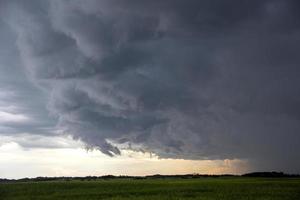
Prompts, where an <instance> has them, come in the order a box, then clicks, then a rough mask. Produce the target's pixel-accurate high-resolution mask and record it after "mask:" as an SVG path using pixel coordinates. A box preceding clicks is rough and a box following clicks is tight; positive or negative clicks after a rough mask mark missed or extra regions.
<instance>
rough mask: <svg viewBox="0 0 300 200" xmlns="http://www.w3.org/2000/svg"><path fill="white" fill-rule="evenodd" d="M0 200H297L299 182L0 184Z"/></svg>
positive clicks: (212, 180) (219, 180)
mask: <svg viewBox="0 0 300 200" xmlns="http://www.w3.org/2000/svg"><path fill="white" fill-rule="evenodd" d="M0 199H1V200H25V199H26V200H27V199H30V200H34V199H36V200H44V199H45V200H46V199H49V200H50V199H51V200H52V199H53V200H60V199H65V200H66V199H68V200H76V199H79V200H83V199H84V200H95V199H159V200H163V199H203V200H208V199H220V200H222V199H226V200H227V199H228V200H234V199H239V200H243V199H260V200H262V199H276V200H277V199H278V200H287V199H290V200H298V199H300V179H288V178H280V179H275V178H241V177H237V178H199V179H170V178H168V179H146V180H134V179H127V180H126V179H125V180H124V179H115V180H97V181H53V182H27V183H2V184H0Z"/></svg>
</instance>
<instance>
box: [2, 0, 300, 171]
mask: <svg viewBox="0 0 300 200" xmlns="http://www.w3.org/2000/svg"><path fill="white" fill-rule="evenodd" d="M299 52H300V3H299V1H298V0H251V1H250V0H249V1H248V0H227V1H223V0H207V1H199V0H153V1H149V0H89V1H84V0H72V1H70V0H51V1H50V0H49V1H47V0H44V1H40V0H29V1H22V0H0V155H1V158H0V163H2V164H1V165H2V166H1V170H2V171H3V170H4V171H5V173H4V172H2V174H0V176H2V177H3V176H4V177H5V176H7V177H14V175H13V172H12V171H13V170H16V169H18V168H19V167H20V165H22V162H23V161H21V160H22V159H25V160H26V163H27V164H28V166H35V167H36V168H38V167H39V166H47V167H46V169H44V168H43V170H44V171H43V170H42V169H41V168H39V169H37V170H35V173H32V172H31V171H30V170H29V169H30V168H31V167H28V169H23V170H22V172H21V173H20V174H19V175H16V177H21V176H36V175H39V172H40V174H42V175H57V174H58V175H64V174H66V173H67V174H72V173H71V172H74V170H79V168H80V169H83V168H84V169H86V171H84V172H83V171H81V172H80V173H79V172H78V171H77V172H78V173H77V172H74V174H75V175H77V174H80V175H89V174H95V175H97V174H98V175H101V174H103V173H107V174H108V173H111V174H118V173H121V172H120V171H118V169H119V168H120V165H123V164H124V163H127V164H126V166H127V168H126V167H125V171H124V172H123V173H128V174H130V173H132V171H130V170H129V169H132V168H137V169H139V172H138V173H139V174H147V173H156V172H157V173H160V172H162V173H163V172H166V171H165V170H166V169H167V168H168V167H167V166H168V165H169V164H172V163H173V162H177V163H178V164H177V166H178V168H180V169H181V171H180V170H177V171H176V170H175V169H174V171H173V172H174V173H189V172H190V173H192V172H199V173H201V172H203V173H208V172H212V173H222V172H226V173H227V172H228V173H241V172H244V171H247V170H257V171H264V170H278V171H279V170H280V171H285V172H290V173H300V159H299V158H300V56H299ZM84 149H90V150H92V153H88V152H86V151H85V150H84ZM41 151H42V152H43V153H41ZM53 152H56V153H57V152H60V153H57V154H59V158H57V159H61V161H62V162H63V161H64V162H65V164H66V162H67V161H66V158H68V162H71V161H70V158H72V159H74V162H75V160H76V162H77V163H76V164H74V165H72V166H68V167H66V166H65V165H64V164H63V163H60V162H57V163H58V164H57V166H55V165H54V164H53V163H52V164H49V163H50V161H49V160H46V161H45V155H47V156H46V157H47V158H49V159H50V160H51V159H55V157H56V156H54V154H53ZM68 152H72V155H73V156H70V155H69V154H68ZM93 152H94V153H93ZM128 152H130V153H128ZM77 154H78V155H77ZM94 154H95V155H98V154H99V155H98V156H95V155H94ZM129 154H130V155H129ZM76 155H77V156H76ZM141 155H142V156H141ZM12 157H14V159H9V158H12ZM85 159H90V163H89V164H84V163H85V161H84V160H85ZM148 159H150V160H148ZM119 160H122V162H123V164H121V163H120V162H117V161H119ZM19 161H20V162H19ZM48 161H49V162H48ZM137 162H139V163H140V164H136V163H137ZM149 162H151V163H153V162H154V163H156V164H153V165H152V166H153V168H151V170H152V171H151V170H146V168H145V166H148V167H149V166H151V164H149ZM208 162H209V164H208ZM54 163H55V162H54ZM99 163H102V164H103V166H104V165H105V166H106V167H103V171H101V170H100V171H99V172H98V171H97V172H95V171H93V170H94V169H99V167H100V168H101V166H99ZM108 163H111V166H110V165H109V166H108ZM166 163H168V164H166ZM183 163H184V164H183ZM23 164H24V163H23ZM91 166H92V167H91ZM112 166H113V167H112ZM191 166H193V167H191ZM211 166H214V169H215V170H211V171H209V170H208V169H209V168H210V169H212V168H213V167H211ZM224 166H226V167H225V168H226V169H225V168H224ZM87 167H88V168H87ZM56 168H63V169H65V170H64V171H63V172H62V171H60V172H59V173H56V172H54V171H55V169H56ZM104 168H105V169H104ZM68 169H69V171H68ZM109 169H110V171H109ZM121 169H122V168H121ZM141 169H145V170H144V171H143V170H141ZM155 169H156V170H155ZM39 170H40V171H39ZM72 170H73V171H72ZM67 171H68V172H67ZM168 172H170V171H168ZM170 173H171V172H170Z"/></svg>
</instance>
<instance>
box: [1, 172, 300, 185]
mask: <svg viewBox="0 0 300 200" xmlns="http://www.w3.org/2000/svg"><path fill="white" fill-rule="evenodd" d="M205 177H212V178H218V177H266V178H283V177H286V178H300V174H285V173H283V172H252V173H247V174H243V175H232V174H221V175H211V174H185V175H161V174H155V175H149V176H122V175H121V176H114V175H105V176H85V177H64V176H63V177H36V178H21V179H0V183H4V182H31V181H34V182H42V181H76V180H77V181H92V180H111V179H165V178H182V179H192V178H205Z"/></svg>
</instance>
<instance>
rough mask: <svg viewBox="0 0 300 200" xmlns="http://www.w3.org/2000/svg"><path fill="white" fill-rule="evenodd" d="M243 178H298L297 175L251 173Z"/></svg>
mask: <svg viewBox="0 0 300 200" xmlns="http://www.w3.org/2000/svg"><path fill="white" fill-rule="evenodd" d="M242 176H243V177H274V178H280V177H291V178H292V177H300V175H299V174H285V173H283V172H252V173H247V174H243V175H242Z"/></svg>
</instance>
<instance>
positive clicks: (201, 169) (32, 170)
mask: <svg viewBox="0 0 300 200" xmlns="http://www.w3.org/2000/svg"><path fill="white" fill-rule="evenodd" d="M247 170H248V165H247V162H246V161H243V160H183V159H159V158H157V157H150V155H149V154H147V153H145V154H144V153H141V152H130V151H127V152H124V154H123V155H122V156H116V157H113V158H111V157H108V156H106V155H104V154H102V153H101V152H100V151H97V150H93V151H86V150H85V149H83V148H80V147H77V148H52V149H51V148H50V149H42V148H35V149H27V150H26V149H23V148H21V147H20V146H19V145H18V144H17V143H14V142H10V143H6V144H4V145H2V146H0V177H2V178H22V177H36V176H90V175H91V176H101V175H107V174H112V175H136V176H143V175H151V174H165V175H167V174H190V173H201V174H226V173H233V174H240V173H244V172H246V171H247Z"/></svg>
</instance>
